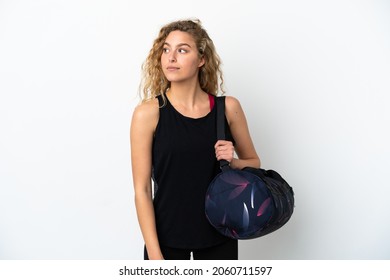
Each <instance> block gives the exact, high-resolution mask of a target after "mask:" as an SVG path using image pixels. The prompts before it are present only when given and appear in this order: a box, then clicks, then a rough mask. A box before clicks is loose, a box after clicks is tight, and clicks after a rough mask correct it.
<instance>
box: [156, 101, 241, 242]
mask: <svg viewBox="0 0 390 280" xmlns="http://www.w3.org/2000/svg"><path fill="white" fill-rule="evenodd" d="M158 99H159V104H160V109H159V111H160V117H159V121H158V124H157V127H156V131H155V135H154V139H153V147H152V168H153V170H152V179H153V182H154V199H153V205H154V210H155V218H156V227H157V235H158V238H159V242H160V245H163V246H168V247H172V248H182V249H201V248H207V247H211V246H214V245H218V244H220V243H223V242H225V241H228V240H229V239H228V238H227V237H225V236H223V235H222V234H220V233H218V232H217V230H215V229H214V228H213V227H212V226H211V225H210V223H209V222H208V220H207V218H206V215H205V195H206V190H207V187H208V185H209V183H210V182H211V181H212V179H213V178H214V177H215V176H216V174H218V173H219V172H220V168H219V163H218V161H217V159H216V157H215V150H214V145H215V143H216V141H217V133H216V108H215V107H216V106H214V107H213V109H212V110H211V111H210V112H209V113H208V114H207V115H206V116H204V117H200V118H196V119H194V118H190V117H186V116H184V115H182V114H180V113H179V112H178V111H176V109H175V108H174V107H173V106H172V105H171V103H170V102H169V100H168V98H165V99H166V104H165V106H163V107H161V105H162V104H163V101H162V97H161V96H158ZM225 122H226V126H225V127H226V137H227V138H226V139H228V140H230V141H232V142H233V143H234V141H233V137H232V136H231V133H230V130H229V126H228V124H227V121H226V119H225Z"/></svg>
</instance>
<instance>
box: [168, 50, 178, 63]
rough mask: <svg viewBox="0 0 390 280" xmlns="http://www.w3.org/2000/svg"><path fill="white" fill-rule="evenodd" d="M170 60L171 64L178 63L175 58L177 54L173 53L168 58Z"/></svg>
mask: <svg viewBox="0 0 390 280" xmlns="http://www.w3.org/2000/svg"><path fill="white" fill-rule="evenodd" d="M168 60H169V62H175V61H176V56H175V54H174V53H173V52H172V53H170V55H169V57H168Z"/></svg>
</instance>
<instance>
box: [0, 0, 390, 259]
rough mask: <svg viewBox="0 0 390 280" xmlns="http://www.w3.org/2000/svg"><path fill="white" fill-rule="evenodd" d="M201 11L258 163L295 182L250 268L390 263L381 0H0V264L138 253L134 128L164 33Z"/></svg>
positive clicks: (387, 39) (389, 46) (386, 27)
mask: <svg viewBox="0 0 390 280" xmlns="http://www.w3.org/2000/svg"><path fill="white" fill-rule="evenodd" d="M187 17H197V18H200V19H201V20H202V22H203V24H204V26H205V28H206V29H207V30H208V32H209V34H210V36H211V37H212V38H213V40H214V42H215V44H216V47H217V50H218V52H219V54H220V56H221V57H222V60H223V63H224V65H223V69H224V72H225V79H226V86H227V90H228V94H229V95H234V96H236V97H237V98H238V99H239V100H240V101H241V104H242V106H243V108H244V110H245V112H246V115H247V118H248V121H249V125H250V129H251V132H252V137H253V140H254V142H255V144H256V148H257V151H258V153H259V155H260V157H261V159H262V163H263V167H264V168H266V169H275V170H278V171H279V172H280V173H281V174H282V175H284V177H285V178H286V179H287V180H288V181H289V183H290V184H291V185H292V186H293V187H294V190H295V193H296V208H295V213H294V215H293V217H292V219H291V220H290V221H289V223H288V224H286V226H285V227H283V228H282V229H280V230H279V231H277V232H275V233H273V234H271V235H269V236H266V237H262V238H260V239H256V240H251V241H242V242H240V258H241V259H389V258H390V242H389V241H388V239H389V236H390V222H389V221H390V211H389V209H388V205H389V202H390V188H389V187H390V184H389V181H388V179H387V175H388V174H389V172H388V168H389V167H390V148H389V143H390V135H389V123H390V113H389V110H388V106H389V101H390V98H389V93H390V85H389V80H390V79H389V78H390V4H389V2H388V1H378V0H377V1H373V0H366V1H363V0H362V1H359V0H356V1H352V0H351V1H347V0H337V1H335V0H330V1H329V0H328V1H304V0H298V1H288V0H284V1H254V0H253V1H249V0H246V1H245V0H243V1H227V0H223V1H210V0H207V1H205V0H198V1H195V2H194V1H193V2H183V1H176V0H175V1H172V0H167V1H150V0H144V1H141V2H138V1H129V0H127V1H126V0H115V1H108V0H106V1H104V0H66V1H65V0H63V1H62V0H57V1H51V0H36V1H27V0H12V1H11V0H0V94H1V95H0V135H1V137H0V258H1V259H141V258H142V248H143V242H142V237H141V233H140V230H139V227H138V222H137V219H136V214H135V208H134V202H133V186H132V179H131V171H130V155H129V152H130V151H129V124H130V118H131V114H132V111H133V108H134V106H135V105H136V104H137V102H138V98H137V90H138V85H139V80H140V66H141V64H142V62H143V60H144V59H145V58H146V55H147V53H148V51H149V49H150V47H151V44H152V41H153V39H154V38H155V37H156V35H157V33H158V31H159V29H160V27H161V26H162V25H164V24H165V23H167V22H170V21H172V20H176V19H182V18H187Z"/></svg>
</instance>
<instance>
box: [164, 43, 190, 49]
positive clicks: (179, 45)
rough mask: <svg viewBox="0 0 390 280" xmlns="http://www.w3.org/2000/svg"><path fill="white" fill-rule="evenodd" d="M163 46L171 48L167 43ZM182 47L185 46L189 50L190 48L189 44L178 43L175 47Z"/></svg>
mask: <svg viewBox="0 0 390 280" xmlns="http://www.w3.org/2000/svg"><path fill="white" fill-rule="evenodd" d="M164 45H167V46H168V47H170V46H171V45H170V44H169V43H167V42H164ZM183 46H187V47H189V48H191V46H190V45H189V44H187V43H180V44H178V45H177V47H183Z"/></svg>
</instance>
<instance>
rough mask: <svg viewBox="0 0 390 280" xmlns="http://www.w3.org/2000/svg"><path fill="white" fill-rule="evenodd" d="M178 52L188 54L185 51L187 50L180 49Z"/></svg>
mask: <svg viewBox="0 0 390 280" xmlns="http://www.w3.org/2000/svg"><path fill="white" fill-rule="evenodd" d="M178 51H179V53H187V50H185V49H179V50H178Z"/></svg>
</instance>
